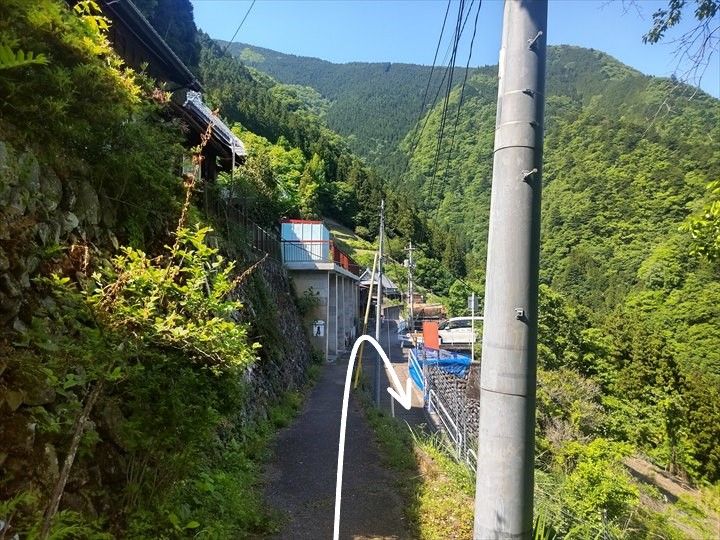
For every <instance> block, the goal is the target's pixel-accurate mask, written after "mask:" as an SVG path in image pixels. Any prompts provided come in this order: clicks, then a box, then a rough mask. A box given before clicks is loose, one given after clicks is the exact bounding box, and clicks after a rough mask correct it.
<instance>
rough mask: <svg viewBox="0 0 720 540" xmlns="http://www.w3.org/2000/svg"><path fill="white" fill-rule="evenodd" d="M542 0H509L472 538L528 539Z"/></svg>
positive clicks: (541, 101) (543, 44)
mask: <svg viewBox="0 0 720 540" xmlns="http://www.w3.org/2000/svg"><path fill="white" fill-rule="evenodd" d="M547 7H548V2H547V0H506V1H505V14H504V22H503V38H502V47H501V49H500V68H499V87H498V112H497V118H496V123H497V125H496V130H495V155H494V159H493V178H492V195H491V202H490V232H489V238H488V257H487V272H486V276H487V277H486V286H485V317H484V324H483V345H482V369H481V372H480V428H479V446H478V460H477V463H478V467H477V479H476V486H477V490H476V496H475V497H476V498H475V529H474V537H475V538H476V539H486V538H498V539H499V538H503V539H508V538H513V539H519V538H531V537H532V532H533V483H534V478H533V471H534V442H535V441H534V427H535V384H536V356H537V295H538V266H539V253H540V190H541V168H542V148H543V109H544V103H545V48H546V37H547V33H546V25H547Z"/></svg>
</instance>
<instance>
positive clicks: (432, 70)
mask: <svg viewBox="0 0 720 540" xmlns="http://www.w3.org/2000/svg"><path fill="white" fill-rule="evenodd" d="M451 2H452V0H448V3H447V7H446V8H445V17H444V18H443V23H442V28H441V29H440V36H439V37H438V42H437V46H436V47H435V56H433V63H432V67H431V68H430V75H429V76H428V81H427V85H425V92H424V94H423V98H422V102H421V104H420V110H419V111H418V117H417V120H416V121H415V124H414V125H415V128H414V130H415V132H416V134H415V135H413V137H412V139H414V142H413V144H412V145H411V148H410V152H409V153H408V158H407V160H406V161H405V167H404V169H403V171H402V172H401V173H400V177H399V180H402V178H403V176H405V173H406V172H407V170H408V168H409V167H410V161H412V156H413V155H414V154H415V150H416V149H417V145H418V143H419V142H420V138H421V137H422V134H423V132H424V131H425V126H426V125H427V117H426V119H425V123H424V124H423V126H422V129H421V130H420V132H419V133H417V127H418V125H419V124H420V120H422V117H423V114H424V113H425V105H427V96H428V92H429V91H430V85H431V83H432V78H433V74H434V73H435V64H436V63H437V56H438V52H439V51H440V45H441V44H442V38H443V35H444V34H445V24H446V23H447V18H448V13H450V3H451ZM445 72H446V73H447V70H445ZM444 80H445V76H444V75H443V79H442V81H444ZM442 81H440V86H442ZM439 93H440V87H438V92H437V93H436V94H435V98H434V100H433V105H432V106H433V107H434V106H435V103H436V102H437V98H438V95H439Z"/></svg>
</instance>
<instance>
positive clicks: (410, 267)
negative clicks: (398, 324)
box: [405, 240, 415, 332]
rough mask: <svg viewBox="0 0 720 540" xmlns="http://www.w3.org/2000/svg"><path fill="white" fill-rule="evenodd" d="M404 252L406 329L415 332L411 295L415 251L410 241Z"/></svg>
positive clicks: (413, 302)
mask: <svg viewBox="0 0 720 540" xmlns="http://www.w3.org/2000/svg"><path fill="white" fill-rule="evenodd" d="M405 251H407V252H408V264H407V268H408V327H409V330H410V331H411V332H412V331H413V330H415V295H414V294H413V269H414V268H415V263H414V262H413V251H415V248H414V247H413V245H412V240H410V245H409V246H408V247H406V248H405Z"/></svg>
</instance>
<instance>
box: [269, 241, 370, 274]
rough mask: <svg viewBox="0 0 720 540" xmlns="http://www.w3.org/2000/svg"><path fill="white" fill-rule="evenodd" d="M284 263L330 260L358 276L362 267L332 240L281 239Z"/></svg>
mask: <svg viewBox="0 0 720 540" xmlns="http://www.w3.org/2000/svg"><path fill="white" fill-rule="evenodd" d="M281 243H282V259H283V262H284V263H300V262H316V263H322V262H331V263H335V264H336V265H338V266H340V267H341V268H344V269H345V270H347V271H348V272H350V273H351V274H354V275H356V276H359V275H360V274H361V271H362V267H361V266H360V265H359V264H357V263H356V262H355V261H354V260H353V259H352V257H350V256H349V255H348V254H347V253H345V252H344V251H343V250H341V249H340V248H339V247H337V245H336V244H335V242H334V241H333V240H283V241H282V242H281Z"/></svg>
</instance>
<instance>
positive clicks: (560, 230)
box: [0, 0, 720, 538]
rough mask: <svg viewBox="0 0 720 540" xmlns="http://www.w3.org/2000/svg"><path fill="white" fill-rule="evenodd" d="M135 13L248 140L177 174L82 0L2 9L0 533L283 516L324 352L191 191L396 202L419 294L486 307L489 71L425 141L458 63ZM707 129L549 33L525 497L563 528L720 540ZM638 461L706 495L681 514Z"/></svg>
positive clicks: (323, 210) (179, 4) (229, 199)
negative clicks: (278, 463)
mask: <svg viewBox="0 0 720 540" xmlns="http://www.w3.org/2000/svg"><path fill="white" fill-rule="evenodd" d="M136 4H137V6H138V7H139V8H140V9H141V10H142V11H143V13H144V14H145V15H146V17H147V18H148V20H149V21H150V22H151V23H152V24H153V25H154V27H155V29H156V30H157V32H158V34H159V35H161V36H162V37H163V38H164V39H166V40H167V42H168V44H169V45H170V46H171V47H172V48H173V49H174V51H175V53H176V54H177V55H178V56H179V57H180V58H181V59H182V60H183V61H184V62H185V63H186V64H187V65H188V67H189V68H190V69H191V70H192V71H193V72H195V73H196V74H197V76H198V77H199V78H200V80H201V82H202V84H203V86H204V88H205V90H206V95H205V99H206V100H207V101H208V102H209V103H210V104H211V105H212V106H213V108H216V109H217V110H218V112H219V115H220V116H221V117H222V118H223V119H224V120H225V121H226V122H227V123H228V124H229V125H231V126H232V129H233V130H234V131H235V132H236V133H237V134H238V135H239V136H240V138H241V139H242V140H243V142H244V143H245V145H246V146H247V149H248V158H247V161H246V163H245V164H244V166H243V167H242V168H239V169H238V170H237V171H236V172H235V174H233V175H230V174H227V173H222V174H221V175H220V176H219V178H218V181H217V183H216V184H215V185H212V186H211V185H195V183H194V181H193V180H192V177H191V176H189V177H186V178H185V180H184V181H183V179H181V178H180V174H179V171H180V168H181V163H179V156H182V155H183V150H182V147H183V144H184V143H185V133H184V129H183V126H182V125H181V123H179V122H178V121H177V120H175V119H174V118H173V116H172V114H171V112H170V107H169V103H168V95H167V93H166V90H167V89H166V88H164V87H162V85H160V84H158V82H157V81H153V80H152V79H151V78H150V77H148V76H147V75H146V74H144V73H138V72H136V71H134V70H132V69H130V68H129V67H127V66H126V65H125V64H124V63H123V61H122V60H121V59H120V58H119V57H118V56H117V55H116V54H115V53H114V52H113V50H112V48H111V45H110V43H109V41H108V36H107V26H108V24H109V21H108V20H107V19H106V18H105V17H104V16H103V14H102V12H101V10H100V9H99V8H98V6H97V4H95V2H90V1H86V0H84V1H79V2H76V3H75V8H74V9H71V8H70V7H68V3H66V2H63V1H61V0H40V1H38V2H34V3H32V5H30V3H28V2H26V1H25V0H3V2H2V3H0V53H2V54H0V97H1V98H2V99H0V133H1V134H0V273H2V278H1V279H0V323H1V324H2V328H1V333H0V413H1V414H0V434H2V438H3V442H2V444H0V467H1V468H2V469H1V470H2V475H0V520H2V521H1V522H0V523H1V524H0V537H3V536H6V533H7V534H8V535H9V534H15V533H19V534H22V535H23V536H22V537H25V536H28V537H40V538H47V537H51V536H52V537H58V538H61V537H68V538H70V537H79V538H86V537H87V538H92V537H95V538H104V537H108V536H109V535H113V536H119V537H140V538H143V537H144V538H147V537H158V538H176V537H190V536H195V535H199V534H200V533H202V534H205V535H207V536H209V537H218V538H221V537H247V536H252V535H264V534H270V533H271V532H272V531H273V516H272V515H271V514H270V513H268V511H267V509H266V508H264V507H263V505H262V502H261V500H260V497H259V495H258V493H257V485H258V482H259V465H258V463H259V462H260V460H261V458H262V455H263V454H264V453H265V452H266V447H267V441H268V440H269V437H270V436H271V433H272V432H273V431H274V430H275V429H277V427H279V426H282V425H284V424H286V423H287V422H288V418H289V415H290V414H291V411H292V409H293V407H296V406H297V403H298V401H299V397H298V394H297V393H292V392H291V393H290V394H287V391H288V390H292V391H294V392H296V391H298V390H299V389H300V388H301V387H302V384H303V383H304V381H305V380H306V379H307V371H308V370H309V368H308V366H309V362H310V353H309V349H308V348H307V346H306V340H305V339H304V337H303V333H302V328H301V327H300V326H299V324H298V322H297V321H298V316H297V308H298V307H299V306H297V305H295V304H294V303H293V300H292V297H291V296H290V293H289V284H288V283H287V282H286V281H283V278H282V276H281V273H278V272H273V271H272V268H271V267H268V266H264V265H263V260H258V259H257V256H256V254H253V253H250V252H249V251H247V250H246V249H245V248H244V247H243V246H244V245H245V244H244V243H243V240H244V238H245V237H244V234H245V233H244V232H243V231H242V230H239V229H238V228H237V227H233V224H231V223H226V222H221V221H219V220H218V218H217V216H213V215H209V214H208V213H207V212H206V211H205V209H204V206H203V204H202V203H201V193H202V194H210V193H213V194H214V196H216V197H220V198H222V199H223V200H224V201H225V203H226V204H234V205H238V206H242V208H243V211H244V212H246V213H247V214H248V215H249V217H250V218H251V219H252V220H253V221H255V222H256V223H258V224H260V225H263V226H267V227H271V226H274V225H275V224H276V223H277V222H278V221H279V220H280V219H281V218H284V217H327V218H333V219H335V220H336V221H338V222H339V223H341V224H342V225H345V226H346V227H349V228H350V229H353V230H354V231H355V232H356V233H357V235H358V236H359V237H361V238H363V239H364V240H359V239H355V241H356V242H357V243H358V245H360V244H362V245H363V246H364V247H368V246H370V243H369V242H370V241H373V240H375V238H374V237H375V234H374V231H375V230H377V224H378V207H379V202H380V200H381V198H383V197H385V199H386V201H387V208H388V247H389V251H390V256H391V257H392V258H394V259H397V260H401V259H402V257H403V251H402V250H403V248H404V247H405V245H406V243H407V242H408V241H409V240H412V241H413V242H414V243H415V244H416V245H418V246H419V248H420V250H419V253H418V258H417V269H416V278H417V281H418V284H419V286H420V288H421V290H423V291H424V292H425V293H427V294H428V295H434V296H435V297H436V298H438V299H439V300H441V301H443V302H444V303H446V305H447V306H448V309H449V311H450V313H451V314H453V315H454V314H461V313H463V312H464V310H465V306H466V302H465V298H466V295H467V293H468V291H469V290H475V291H477V292H478V293H480V295H482V288H483V277H484V271H485V270H484V253H485V247H486V231H487V220H488V208H489V193H490V190H489V187H490V177H491V165H492V162H491V159H492V158H491V150H492V142H493V141H492V137H493V130H494V119H495V99H496V93H497V84H496V77H495V68H493V67H485V68H480V69H476V70H473V71H472V72H471V73H469V79H468V83H467V86H466V87H465V89H464V94H463V105H462V109H461V114H460V116H459V123H458V128H457V132H456V133H454V134H452V136H451V137H449V138H447V139H446V142H447V144H446V145H445V146H443V147H442V148H441V150H442V152H441V154H440V155H436V154H435V149H436V148H437V139H438V131H439V125H440V116H441V111H440V108H439V107H430V106H427V107H426V108H425V110H421V105H422V104H423V101H424V100H423V97H424V95H425V92H426V89H428V88H429V98H430V101H428V102H427V103H430V102H431V101H432V97H433V96H434V92H435V91H436V90H437V89H438V88H439V86H438V85H440V86H441V85H442V83H441V81H442V80H444V75H445V73H446V70H445V69H436V70H434V73H433V78H432V80H431V84H430V85H428V77H429V76H430V68H428V67H424V66H410V65H395V64H362V63H357V64H347V65H343V66H337V65H334V64H330V63H328V62H323V61H320V60H315V59H307V58H302V57H293V56H291V55H282V54H280V53H276V52H274V51H269V50H266V49H259V48H255V47H252V46H246V45H233V46H232V51H233V52H234V53H236V56H233V55H232V54H231V52H230V51H228V52H226V51H225V50H224V44H222V43H220V44H218V43H216V42H213V40H212V39H211V38H210V37H209V36H207V35H206V34H204V33H202V32H201V31H198V29H197V28H196V27H195V23H194V22H193V16H192V5H191V3H190V2H189V0H138V1H137V2H136ZM264 71H267V73H264ZM273 77H275V78H273ZM456 77H457V72H456ZM276 79H277V80H276ZM457 80H458V79H456V81H457ZM278 81H279V82H278ZM459 102H460V89H459V88H457V87H456V88H454V89H453V91H452V93H451V96H450V105H451V108H452V107H457V106H458V104H459ZM451 110H452V109H451ZM423 125H425V129H424V130H423V129H421V128H422V126H423ZM420 134H421V135H420ZM719 138H720V102H719V101H718V100H717V99H714V98H711V97H710V96H707V95H705V94H703V93H702V92H697V91H695V90H694V89H690V88H688V87H686V86H683V85H678V84H676V83H674V82H672V81H669V80H665V79H657V78H653V77H648V76H645V75H643V74H641V73H639V72H637V71H635V70H633V69H631V68H629V67H627V66H624V65H622V64H621V63H619V62H617V61H616V60H614V59H613V58H611V57H609V56H607V55H605V54H603V53H601V52H598V51H592V50H587V49H581V48H577V47H567V46H563V47H555V48H552V49H551V50H550V60H549V64H548V98H547V112H546V148H545V150H546V151H545V170H544V183H545V193H544V198H543V223H542V227H543V230H542V234H543V240H542V268H541V279H542V282H543V284H542V286H541V298H540V312H541V313H540V314H541V321H540V344H539V365H540V371H539V387H538V423H537V467H538V468H537V478H538V485H539V486H540V487H541V488H542V490H543V491H542V492H541V493H540V494H539V496H538V497H537V509H538V513H541V514H542V515H544V516H546V518H547V520H548V521H549V523H551V524H552V529H553V530H554V531H555V532H558V533H560V534H561V535H563V536H569V537H576V538H587V537H594V536H597V535H598V534H599V531H605V532H607V531H610V532H611V533H612V534H613V535H614V536H617V537H623V536H624V537H637V538H644V537H648V536H650V535H655V536H658V537H663V538H676V537H677V538H682V537H694V536H702V535H705V536H711V535H712V529H711V527H712V526H713V525H712V524H709V525H708V522H707V519H709V518H707V516H708V515H709V514H706V511H707V509H706V507H705V506H704V505H705V504H706V501H708V500H709V501H712V500H713V497H715V500H717V498H718V485H720V484H719V482H720V445H718V441H720V327H719V326H718V324H717V320H718V317H719V316H720V267H719V266H718V260H720V248H719V247H718V246H719V245H720V234H718V223H720V200H719V195H720V187H719V186H718V182H720V180H719V179H720V145H718V139H719ZM451 142H454V144H450V143H451ZM201 150H202V148H199V149H197V148H196V149H192V150H191V151H190V153H191V154H192V157H193V159H194V160H195V162H196V164H197V160H198V159H199V158H198V157H197V156H198V155H199V152H200V151H201ZM213 228H214V229H216V231H213V230H212V229H213ZM231 261H234V262H231ZM394 271H395V272H397V273H398V275H397V277H398V278H399V280H402V279H404V274H402V272H403V271H402V270H401V269H400V267H396V268H394ZM298 344H300V345H298ZM303 344H304V345H303ZM265 379H266V380H269V381H272V382H271V383H269V384H266V385H265V386H262V385H261V384H260V381H261V380H265ZM178 448H181V449H182V451H180V452H178ZM630 459H642V460H647V461H649V462H652V463H654V464H656V465H657V466H659V467H660V468H661V469H663V470H665V471H668V472H669V473H671V474H672V475H674V477H675V478H679V479H681V480H682V481H683V482H687V483H689V484H692V485H695V486H698V487H700V488H702V500H701V501H700V502H698V500H695V499H693V500H681V501H679V502H678V504H677V505H676V506H675V507H673V508H668V507H667V505H666V504H665V503H666V502H667V501H666V500H664V499H663V494H662V493H661V492H660V491H658V490H657V489H654V488H652V486H647V485H645V484H642V485H641V484H638V483H636V482H634V481H633V479H632V478H631V477H630V475H629V473H628V469H627V467H626V466H627V464H628V463H629V460H630ZM61 496H62V501H63V504H62V505H61V506H58V504H57V503H58V502H59V500H60V497H61ZM715 504H716V506H717V503H715ZM675 508H677V509H679V510H676V509H675ZM715 512H718V510H717V509H715ZM687 515H691V516H694V517H693V519H694V521H693V522H692V523H690V524H688V523H687V522H686V521H687V520H685V521H683V520H684V519H685V517H683V516H687ZM601 525H602V528H601V527H600V526H601Z"/></svg>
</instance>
